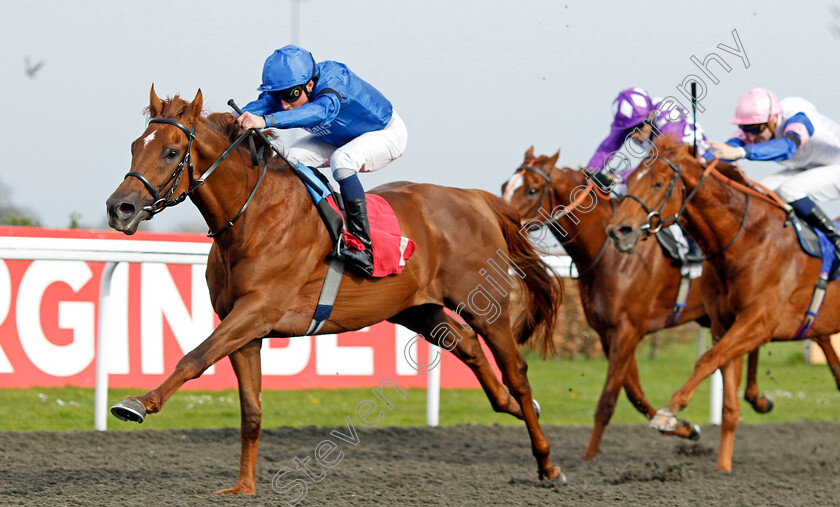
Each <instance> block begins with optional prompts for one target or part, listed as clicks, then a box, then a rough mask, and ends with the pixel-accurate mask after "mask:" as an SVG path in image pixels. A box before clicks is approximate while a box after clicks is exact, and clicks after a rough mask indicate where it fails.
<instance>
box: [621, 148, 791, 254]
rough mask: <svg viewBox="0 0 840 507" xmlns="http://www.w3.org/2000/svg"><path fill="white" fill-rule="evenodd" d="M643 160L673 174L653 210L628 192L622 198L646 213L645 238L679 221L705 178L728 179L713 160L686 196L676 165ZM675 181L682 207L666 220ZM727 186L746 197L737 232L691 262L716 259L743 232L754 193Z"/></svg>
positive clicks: (736, 186) (669, 162) (655, 157)
mask: <svg viewBox="0 0 840 507" xmlns="http://www.w3.org/2000/svg"><path fill="white" fill-rule="evenodd" d="M645 160H661V161H663V162H665V165H667V166H668V167H669V168H670V169H671V171H672V172H673V174H672V176H671V181H670V182H669V183H668V188H667V189H666V190H665V193H664V194H663V195H662V197H661V198H660V199H659V202H657V203H656V206H654V207H653V209H651V208H648V206H647V205H646V204H645V202H644V201H643V200H642V199H641V198H639V197H638V196H636V195H634V194H631V193H629V192H628V193H627V194H625V196H624V197H627V198H630V199H632V200H634V201H636V202H637V203H639V205H640V206H641V207H642V209H644V210H645V212H646V213H647V217H646V218H645V223H644V225H642V226H641V227H640V228H641V229H642V230H643V231H645V236H644V237H645V238H647V237H648V236H649V235H651V234H656V233H658V232H659V231H661V230H662V227H667V226H670V225H672V224H675V223H677V222H678V221H679V219H680V217H681V216H682V215H683V213H685V209H686V207H687V206H688V203H689V202H690V201H691V199H693V198H694V196H695V195H697V192H698V191H699V190H700V186H701V185H702V184H703V182H704V181H706V177H707V176H708V175H709V174H714V175H715V177H716V178H718V179H725V180H728V178H726V177H725V176H723V175H722V174H720V172H718V171H717V170H716V169H715V166H717V160H715V161H714V162H712V163H711V164H709V165H708V167H707V168H706V169H705V170H704V171H703V174H702V176H701V177H700V181H698V182H697V185H696V186H695V187H694V189H693V190H692V191H691V192H689V193H688V195H686V192H685V184H684V183H683V182H682V180H681V179H680V170H679V167H677V165H676V164H674V163H673V162H672V161H670V160H669V159H667V158H664V157H661V156H659V155H648V156H647V157H645V159H644V160H643V161H642V162H643V163H644V161H645ZM677 181H679V182H680V189H681V190H682V192H681V193H682V195H683V199H682V205H680V208H679V210H677V212H676V213H675V214H674V215H673V216H670V217H668V218H662V211H664V209H665V205H666V204H667V203H668V202H669V201H670V200H671V195H672V194H673V192H674V189H675V188H676V186H677ZM732 183H734V182H732ZM728 184H729V185H730V186H733V187H734V188H738V189H739V190H742V191H743V192H744V193H745V197H746V203H745V204H744V215H743V216H742V217H741V223H740V225H739V227H738V232H736V233H735V236H734V237H733V238H732V239H731V240H730V241H729V243H727V244H726V245H725V246H724V247H723V248H721V249H720V250H719V251H717V252H716V253H714V254H712V255H709V256H707V257H703V258H700V259H689V260H691V261H698V262H699V261H705V260H709V259H711V258H713V257H717V256H718V255H720V254H722V253H723V252H724V251H726V250H727V249H728V248H729V247H730V246H732V244H733V243H735V240H736V239H738V236H740V235H741V232H742V231H743V230H744V225H745V224H746V222H747V215H748V214H749V211H750V193H754V192H755V191H753V190H751V189H747V188H746V187H743V188H740V185H737V184H735V185H733V184H730V183H728ZM764 197H765V198H767V197H766V196H764ZM767 199H768V200H770V199H769V198H767ZM771 202H773V201H772V200H771ZM774 204H776V203H775V202H774ZM654 222H657V223H656V224H655V225H654ZM643 239H644V238H643Z"/></svg>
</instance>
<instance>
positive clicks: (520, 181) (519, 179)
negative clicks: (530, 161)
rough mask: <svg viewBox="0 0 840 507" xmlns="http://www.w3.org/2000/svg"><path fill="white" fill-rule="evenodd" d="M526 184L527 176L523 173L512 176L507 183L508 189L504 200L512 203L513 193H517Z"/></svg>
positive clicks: (503, 197)
mask: <svg viewBox="0 0 840 507" xmlns="http://www.w3.org/2000/svg"><path fill="white" fill-rule="evenodd" d="M524 184H525V175H524V174H523V173H522V172H518V173H516V174H514V175H513V176H511V177H510V179H509V180H508V182H507V189H506V190H505V195H503V196H502V199H504V200H505V201H507V202H510V200H511V198H513V193H514V192H516V189H517V188H519V187H521V186H522V185H524Z"/></svg>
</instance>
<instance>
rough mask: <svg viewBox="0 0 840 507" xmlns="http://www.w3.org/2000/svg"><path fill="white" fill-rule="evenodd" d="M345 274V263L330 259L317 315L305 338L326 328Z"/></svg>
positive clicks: (313, 318)
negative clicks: (325, 323)
mask: <svg viewBox="0 0 840 507" xmlns="http://www.w3.org/2000/svg"><path fill="white" fill-rule="evenodd" d="M343 274H344V261H343V260H341V259H338V258H336V257H332V258H330V265H329V267H328V268H327V276H325V277H324V285H322V286H321V295H320V296H318V306H316V307H315V315H313V316H312V322H311V323H310V324H309V329H307V330H306V333H305V335H304V336H310V335H313V334H317V333H318V331H320V330H321V328H322V327H324V322H326V320H327V319H328V318H329V317H330V314H331V313H332V309H333V304H335V298H336V296H337V295H338V288H339V286H340V285H341V278H342V275H343Z"/></svg>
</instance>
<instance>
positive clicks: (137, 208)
mask: <svg viewBox="0 0 840 507" xmlns="http://www.w3.org/2000/svg"><path fill="white" fill-rule="evenodd" d="M105 206H106V207H107V209H108V227H110V228H112V229H114V230H117V231H120V232H123V233H125V234H129V235H131V234H134V233H135V232H137V227H138V226H139V225H140V222H142V221H143V220H146V219H147V218H150V217H151V213H149V212H148V211H146V210H145V209H143V206H144V204H142V203H139V202H136V201H135V200H134V199H131V198H124V197H121V196H118V195H117V193H116V192H115V193H114V194H112V195H111V197H109V198H108V201H106V203H105Z"/></svg>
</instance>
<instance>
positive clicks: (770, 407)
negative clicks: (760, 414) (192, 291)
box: [764, 394, 773, 414]
mask: <svg viewBox="0 0 840 507" xmlns="http://www.w3.org/2000/svg"><path fill="white" fill-rule="evenodd" d="M764 399H765V400H767V409H766V410H765V411H764V413H765V414H766V413H768V412H770V411H771V410H773V398H771V397H769V396H767V395H766V394H765V395H764Z"/></svg>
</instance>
